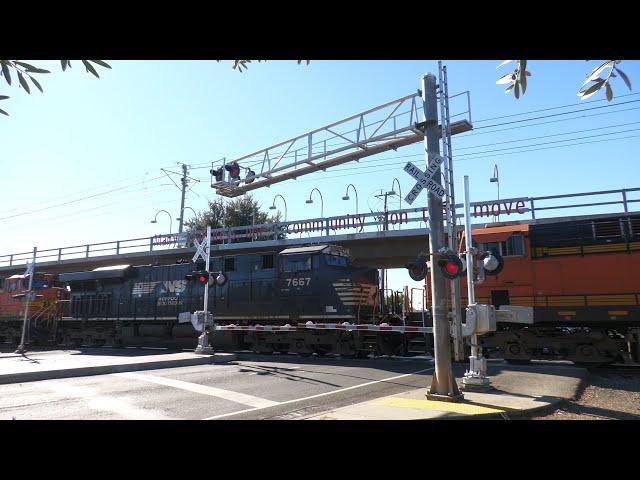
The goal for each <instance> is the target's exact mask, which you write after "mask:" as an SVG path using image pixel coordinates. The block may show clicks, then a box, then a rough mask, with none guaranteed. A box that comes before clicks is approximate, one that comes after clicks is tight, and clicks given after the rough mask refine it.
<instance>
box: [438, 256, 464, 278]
mask: <svg viewBox="0 0 640 480" xmlns="http://www.w3.org/2000/svg"><path fill="white" fill-rule="evenodd" d="M438 266H439V267H440V270H441V271H442V275H443V276H444V277H445V278H448V279H449V280H455V279H456V278H458V277H460V276H462V273H463V272H464V268H463V265H462V260H460V257H458V256H457V255H455V254H453V253H449V254H446V255H443V256H442V257H440V259H439V260H438Z"/></svg>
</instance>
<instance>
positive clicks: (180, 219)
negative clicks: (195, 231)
mask: <svg viewBox="0 0 640 480" xmlns="http://www.w3.org/2000/svg"><path fill="white" fill-rule="evenodd" d="M186 209H189V210H191V211H192V212H193V215H194V216H195V217H196V218H197V217H198V213H197V212H196V211H195V210H194V209H193V208H191V207H184V208H183V210H186ZM183 215H184V213H183ZM176 220H178V221H179V222H181V221H183V220H184V219H183V218H182V217H178V218H176ZM183 223H184V222H183Z"/></svg>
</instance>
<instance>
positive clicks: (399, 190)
mask: <svg viewBox="0 0 640 480" xmlns="http://www.w3.org/2000/svg"><path fill="white" fill-rule="evenodd" d="M396 182H398V192H399V194H396V191H395V190H394V189H393V186H394V185H395V184H396ZM389 195H398V198H399V200H400V210H402V188H401V187H400V180H398V179H397V178H394V179H393V182H391V191H390V192H389Z"/></svg>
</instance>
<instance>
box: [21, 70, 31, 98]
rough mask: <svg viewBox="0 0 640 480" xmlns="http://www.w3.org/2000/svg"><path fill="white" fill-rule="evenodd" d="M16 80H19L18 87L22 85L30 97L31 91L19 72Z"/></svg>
mask: <svg viewBox="0 0 640 480" xmlns="http://www.w3.org/2000/svg"><path fill="white" fill-rule="evenodd" d="M18 80H20V85H22V88H24V89H25V90H26V91H27V93H28V94H29V95H31V90H30V89H29V84H28V83H27V81H26V80H25V79H24V77H23V76H22V73H20V72H18Z"/></svg>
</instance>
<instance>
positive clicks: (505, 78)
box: [496, 73, 513, 85]
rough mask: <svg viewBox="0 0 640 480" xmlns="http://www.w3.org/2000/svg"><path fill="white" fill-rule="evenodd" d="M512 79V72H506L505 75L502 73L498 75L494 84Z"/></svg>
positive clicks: (500, 83)
mask: <svg viewBox="0 0 640 480" xmlns="http://www.w3.org/2000/svg"><path fill="white" fill-rule="evenodd" d="M511 81H513V73H507V74H506V75H503V76H502V77H500V78H499V79H498V80H497V81H496V84H497V85H502V84H504V83H509V82H511Z"/></svg>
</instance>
